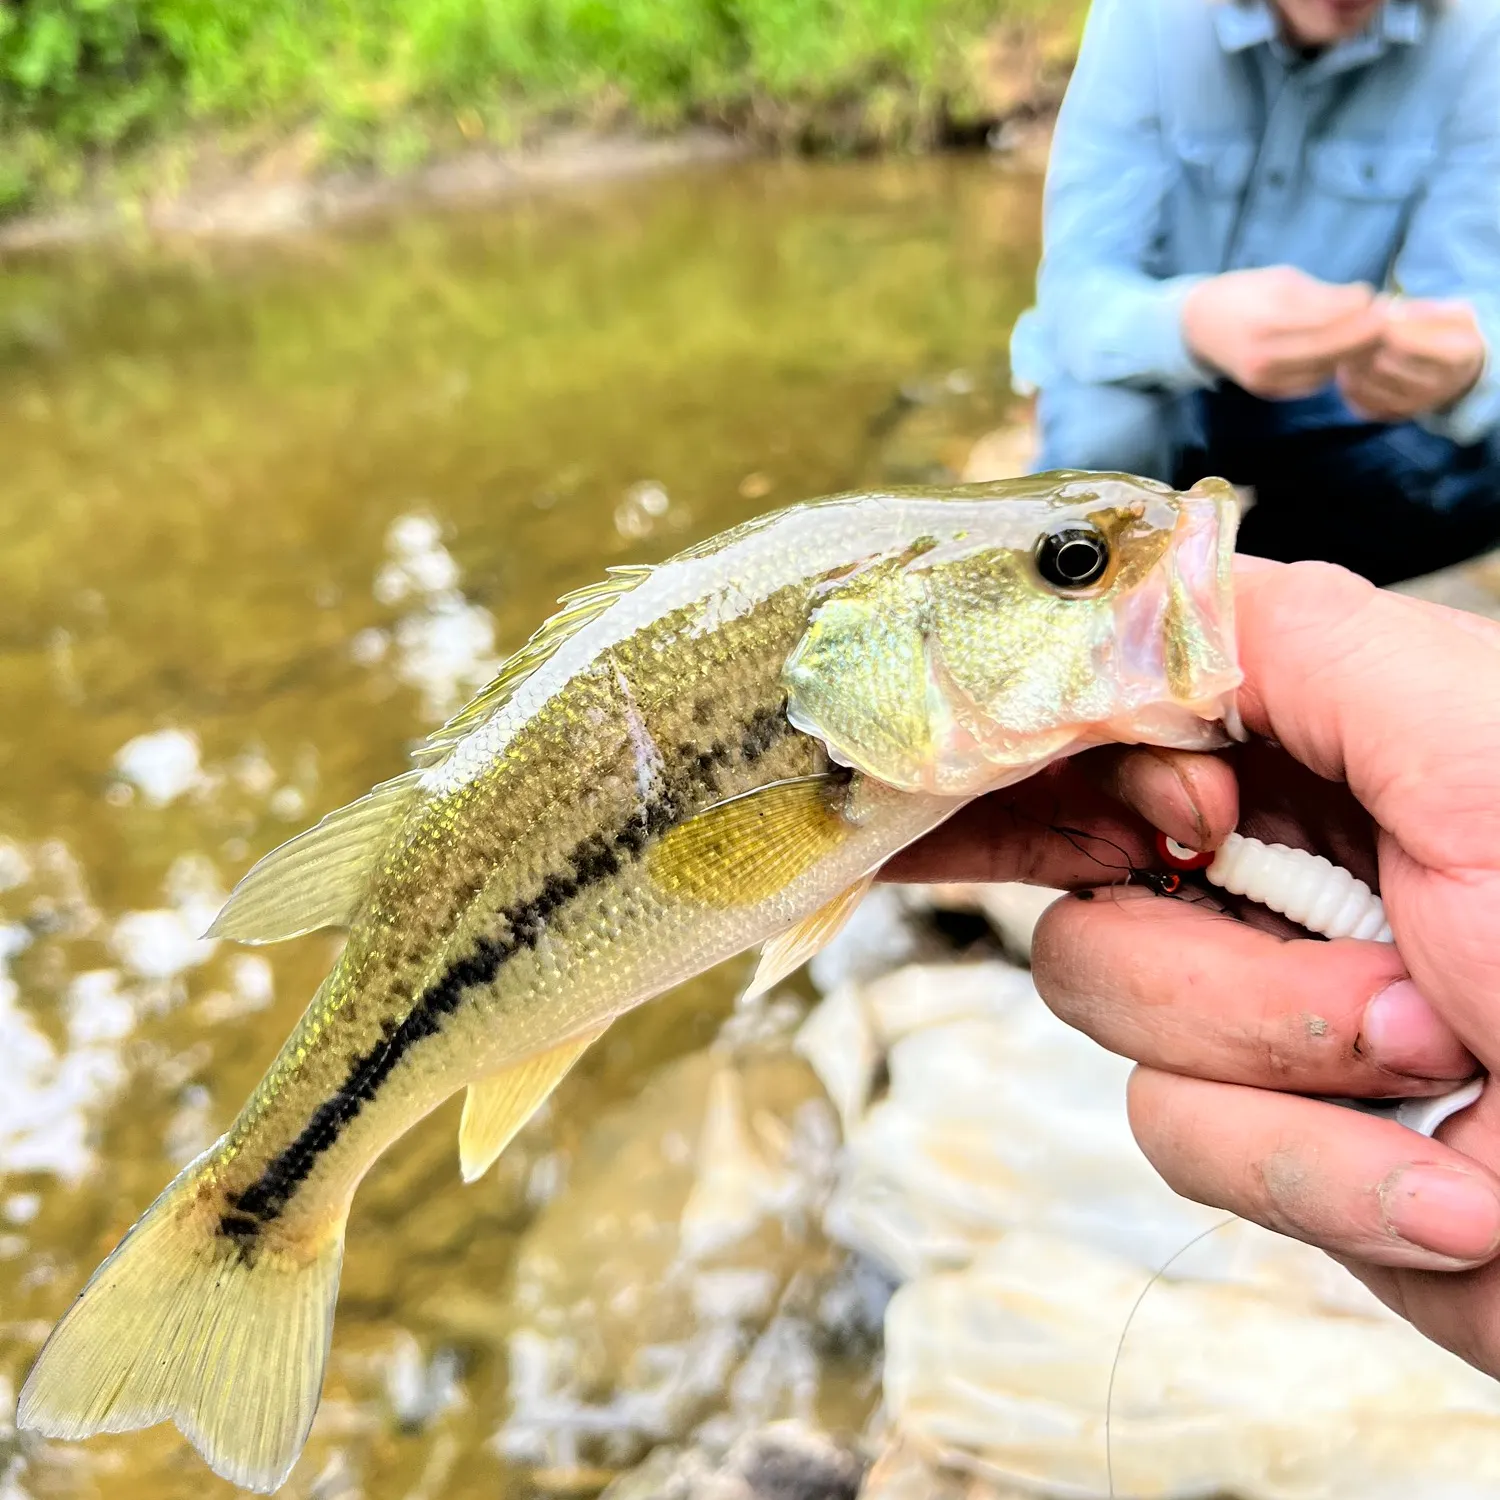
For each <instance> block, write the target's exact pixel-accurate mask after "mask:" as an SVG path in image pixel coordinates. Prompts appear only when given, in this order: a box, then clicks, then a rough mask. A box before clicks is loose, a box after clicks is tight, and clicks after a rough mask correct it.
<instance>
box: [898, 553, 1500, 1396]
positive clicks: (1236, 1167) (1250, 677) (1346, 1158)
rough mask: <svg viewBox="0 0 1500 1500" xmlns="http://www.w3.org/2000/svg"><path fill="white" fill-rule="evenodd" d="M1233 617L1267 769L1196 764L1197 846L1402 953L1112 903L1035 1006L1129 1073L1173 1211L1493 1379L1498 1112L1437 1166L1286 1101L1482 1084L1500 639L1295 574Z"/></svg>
mask: <svg viewBox="0 0 1500 1500" xmlns="http://www.w3.org/2000/svg"><path fill="white" fill-rule="evenodd" d="M1237 610H1238V615H1239V636H1240V656H1241V662H1242V665H1243V667H1244V670H1245V673H1246V685H1245V687H1244V688H1243V689H1242V690H1241V694H1240V704H1241V708H1242V711H1243V712H1244V715H1245V720H1246V725H1247V727H1248V728H1250V729H1251V730H1252V731H1253V732H1254V733H1256V734H1257V735H1260V736H1265V737H1269V738H1270V739H1272V740H1274V741H1275V742H1276V743H1275V745H1268V744H1266V743H1264V742H1262V743H1259V744H1256V745H1251V746H1247V747H1246V748H1245V750H1244V751H1241V752H1232V753H1231V756H1230V758H1229V759H1225V760H1219V759H1217V758H1210V757H1201V758H1200V759H1201V760H1202V761H1203V762H1204V763H1203V764H1201V765H1200V766H1199V767H1198V769H1197V771H1196V773H1195V776H1194V779H1193V782H1192V785H1191V798H1192V800H1193V801H1194V802H1195V804H1196V805H1197V807H1198V810H1199V811H1198V817H1199V819H1200V821H1201V823H1202V824H1203V826H1205V827H1206V828H1207V829H1209V830H1210V838H1209V839H1208V840H1205V841H1203V842H1216V841H1217V840H1218V839H1219V838H1222V836H1223V834H1224V832H1225V831H1226V830H1227V829H1228V828H1230V827H1231V826H1233V825H1234V824H1235V823H1236V821H1238V823H1239V826H1240V827H1241V828H1242V829H1245V830H1246V831H1247V832H1251V833H1253V834H1256V835H1258V836H1260V837H1262V838H1269V839H1277V840H1280V841H1283V842H1287V843H1292V844H1300V845H1302V846H1304V847H1312V848H1315V849H1319V850H1321V852H1323V853H1325V854H1327V855H1328V856H1329V857H1330V858H1332V859H1334V860H1336V861H1337V862H1339V863H1341V864H1343V865H1346V866H1347V867H1349V868H1350V869H1352V870H1354V871H1355V872H1356V873H1359V874H1363V875H1364V876H1365V877H1366V878H1367V879H1378V883H1379V887H1380V890H1381V894H1382V896H1383V897H1384V900H1385V904H1386V911H1387V914H1388V916H1389V918H1390V921H1391V925H1392V927H1393V929H1394V932H1395V938H1396V948H1392V947H1391V946H1389V945H1386V944H1379V943H1365V942H1355V941H1351V940H1343V941H1337V942H1328V943H1324V942H1316V941H1309V940H1307V939H1305V938H1299V937H1293V936H1290V935H1289V934H1290V932H1291V929H1290V928H1287V927H1279V930H1277V931H1274V932H1273V931H1267V930H1258V929H1257V928H1256V927H1253V926H1250V925H1247V924H1246V923H1243V922H1240V921H1234V920H1229V919H1227V918H1225V917H1223V916H1220V915H1217V914H1214V913H1212V912H1210V911H1208V910H1206V909H1204V908H1200V907H1198V906H1195V905H1192V904H1189V903H1185V902H1177V901H1172V902H1168V901H1159V900H1155V899H1153V898H1152V897H1151V896H1150V894H1149V893H1148V892H1146V891H1142V890H1134V889H1129V888H1125V889H1116V890H1114V891H1111V892H1110V898H1109V899H1108V900H1104V899H1096V900H1094V901H1092V902H1090V903H1083V902H1079V901H1077V900H1076V899H1066V900H1062V901H1059V902H1058V903H1057V904H1056V905H1054V906H1053V907H1052V908H1051V909H1050V910H1049V912H1048V913H1047V915H1046V916H1045V917H1044V919H1043V921H1042V924H1041V926H1040V927H1039V929H1038V931H1037V935H1036V942H1035V951H1034V958H1035V964H1036V973H1037V981H1038V985H1039V987H1040V989H1041V990H1042V993H1043V994H1044V996H1045V997H1046V998H1047V1000H1048V1002H1049V1003H1050V1004H1051V1005H1052V1006H1053V1008H1054V1009H1055V1010H1057V1012H1058V1013H1059V1014H1060V1015H1061V1016H1062V1017H1063V1018H1064V1019H1066V1020H1068V1021H1070V1022H1072V1023H1073V1024H1075V1025H1077V1026H1079V1027H1081V1028H1082V1029H1083V1030H1085V1031H1087V1032H1089V1033H1090V1034H1091V1035H1093V1036H1094V1037H1096V1038H1097V1039H1098V1040H1099V1041H1100V1042H1102V1043H1103V1044H1104V1045H1105V1046H1107V1047H1109V1048H1111V1049H1113V1050H1114V1051H1117V1052H1121V1053H1124V1054H1126V1055H1127V1056H1130V1057H1132V1058H1134V1059H1136V1060H1137V1061H1139V1062H1140V1064H1141V1066H1140V1067H1139V1068H1138V1070H1137V1071H1136V1073H1135V1075H1134V1077H1133V1080H1132V1085H1131V1091H1130V1108H1131V1119H1132V1123H1133V1125H1134V1127H1135V1130H1136V1134H1137V1137H1138V1138H1139V1140H1140V1142H1141V1144H1142V1146H1143V1148H1144V1149H1145V1151H1146V1154H1147V1155H1148V1156H1149V1157H1150V1158H1151V1160H1152V1161H1153V1163H1154V1164H1155V1165H1156V1166H1157V1168H1158V1170H1160V1171H1161V1173H1162V1175H1163V1176H1164V1177H1165V1178H1166V1179H1167V1181H1168V1182H1170V1183H1171V1184H1172V1185H1173V1186H1174V1187H1175V1188H1176V1189H1177V1190H1178V1191H1180V1192H1182V1193H1184V1194H1186V1195H1187V1196H1189V1197H1192V1198H1195V1199H1198V1200H1200V1201H1202V1202H1205V1203H1210V1204H1213V1205H1216V1206H1218V1207H1222V1208H1226V1209H1230V1210H1232V1211H1234V1212H1235V1213H1238V1214H1241V1215H1243V1216H1244V1217H1246V1218H1250V1219H1253V1220H1256V1221H1257V1222H1259V1223H1262V1224H1265V1225H1267V1226H1269V1227H1271V1228H1273V1229H1276V1230H1279V1231H1281V1232H1283V1233H1286V1234H1290V1235H1293V1236H1295V1237H1297V1238H1299V1239H1303V1240H1306V1241H1309V1242H1310V1243H1312V1244H1315V1245H1319V1246H1321V1247H1322V1248H1323V1249H1325V1250H1327V1251H1328V1252H1329V1253H1330V1254H1332V1255H1333V1256H1335V1257H1336V1258H1337V1259H1339V1260H1340V1261H1342V1262H1343V1263H1344V1264H1346V1265H1348V1266H1349V1267H1350V1269H1351V1270H1353V1271H1354V1272H1355V1274H1356V1275H1358V1276H1359V1277H1360V1278H1361V1279H1362V1280H1363V1281H1365V1283H1366V1284H1367V1285H1369V1286H1370V1287H1371V1288H1372V1289H1373V1290H1374V1291H1375V1292H1376V1294H1377V1295H1379V1296H1380V1297H1381V1298H1382V1300H1384V1301H1385V1302H1386V1303H1388V1304H1389V1305H1390V1306H1391V1307H1392V1308H1394V1309H1395V1310H1397V1311H1398V1312H1400V1313H1402V1314H1403V1315H1404V1316H1405V1317H1407V1318H1409V1319H1410V1320H1411V1321H1412V1322H1413V1323H1414V1324H1415V1325H1416V1326H1417V1327H1418V1328H1419V1329H1421V1330H1422V1331H1423V1332H1424V1333H1426V1334H1427V1335H1428V1336H1430V1337H1431V1338H1433V1339H1435V1340H1436V1341H1437V1342H1439V1343H1441V1344H1443V1345H1445V1346H1447V1347H1448V1348H1450V1349H1453V1350H1454V1351H1456V1352H1457V1353H1459V1354H1460V1355H1462V1356H1463V1357H1464V1358H1466V1359H1468V1360H1469V1361H1470V1362H1471V1363H1473V1364H1475V1365H1478V1366H1479V1367H1481V1368H1483V1369H1486V1370H1489V1371H1491V1372H1492V1373H1496V1374H1500V1261H1497V1260H1496V1259H1495V1257H1496V1256H1497V1254H1500V1179H1497V1175H1496V1173H1497V1171H1500V1093H1497V1091H1496V1090H1495V1089H1494V1088H1493V1087H1490V1088H1488V1089H1487V1090H1486V1091H1485V1093H1484V1095H1483V1096H1482V1097H1481V1099H1480V1101H1479V1103H1478V1104H1476V1105H1475V1106H1474V1107H1473V1108H1472V1109H1470V1110H1468V1111H1466V1112H1465V1113H1464V1114H1462V1115H1459V1116H1458V1117H1456V1118H1454V1119H1452V1120H1450V1121H1449V1122H1448V1123H1447V1124H1445V1125H1444V1126H1443V1127H1442V1128H1441V1130H1440V1132H1439V1134H1440V1140H1427V1139H1425V1138H1423V1137H1421V1136H1419V1135H1417V1134H1415V1133H1413V1132H1411V1131H1408V1130H1406V1129H1404V1128H1402V1127H1400V1126H1398V1125H1395V1124H1393V1123H1391V1122H1389V1121H1386V1120H1380V1119H1373V1118H1370V1117H1368V1116H1365V1115H1361V1114H1358V1113H1355V1112H1353V1111H1349V1110H1344V1109H1339V1108H1336V1107H1334V1106H1332V1105H1330V1104H1328V1103H1325V1102H1320V1101H1319V1100H1317V1099H1314V1098H1308V1097H1299V1096H1303V1095H1336V1096H1351V1097H1370V1098H1375V1097H1382V1096H1390V1095H1398V1094H1402V1095H1417V1094H1430V1093H1438V1092H1442V1091H1445V1090H1448V1089H1451V1088H1452V1086H1453V1082H1454V1080H1457V1079H1462V1078H1465V1077H1468V1076H1471V1075H1472V1074H1473V1073H1475V1072H1476V1071H1477V1070H1478V1069H1479V1068H1480V1067H1481V1066H1482V1067H1484V1068H1486V1069H1488V1070H1489V1071H1491V1072H1494V1071H1496V1070H1497V1069H1500V1043H1497V1040H1496V1038H1497V1034H1500V1028H1497V1024H1496V1022H1497V1011H1496V1006H1497V997H1500V626H1495V625H1492V624H1491V623H1489V622H1488V621H1484V620H1479V619H1476V618H1474V617H1472V616H1467V615H1463V614H1460V613H1458V612H1456V611H1451V610H1446V609H1442V608H1439V607H1437V606H1433V605H1428V604H1425V603H1421V602H1418V601H1415V600H1411V599H1405V598H1401V597H1399V596H1395V595H1390V594H1384V593H1380V592H1377V591H1376V590H1374V589H1372V588H1370V587H1369V586H1368V585H1367V584H1364V583H1362V582H1359V581H1357V580H1356V579H1354V578H1353V577H1351V576H1350V575H1348V574H1345V573H1342V572H1339V571H1337V570H1333V569H1328V568H1323V567H1321V566H1318V565H1310V564H1309V565H1298V566H1295V567H1290V568H1288V567H1283V566H1280V565H1276V564H1261V565H1256V566H1254V567H1253V568H1247V567H1245V565H1244V563H1243V562H1242V563H1241V571H1240V572H1239V575H1238V589H1237ZM1278 747H1284V748H1278ZM1123 754H1124V760H1123V761H1122V762H1121V765H1129V764H1130V763H1131V762H1138V761H1140V760H1141V759H1142V758H1143V757H1144V756H1145V754H1146V752H1141V751H1131V752H1123ZM1231 761H1232V762H1233V768H1232V766H1231ZM1236 771H1237V772H1238V779H1237V780H1236V775H1235V772H1236ZM1115 774H1116V775H1117V776H1118V775H1120V774H1122V773H1121V772H1120V771H1119V770H1117V771H1116V773H1115ZM1337 783H1342V785H1336V784H1337ZM981 806H982V804H981ZM978 813H979V807H976V808H975V809H971V810H970V811H969V812H968V813H966V814H965V815H964V817H965V819H974V818H976V817H977V815H978ZM943 836H944V837H945V838H946V839H948V840H949V841H950V847H953V848H957V849H962V848H963V847H964V828H963V825H962V823H960V822H955V823H953V824H950V825H948V827H947V828H946V829H945V830H944V831H943ZM1176 836H1178V837H1180V835H1176ZM907 857H908V858H911V859H915V858H917V857H918V851H916V850H914V851H911V853H910V854H909V855H908V856H907ZM955 863H956V864H957V868H956V869H955V870H954V871H953V872H952V873H950V874H949V876H948V878H963V874H964V869H963V865H962V861H961V860H958V861H956V862H955ZM1265 925H1266V926H1279V924H1275V923H1274V922H1272V923H1267V924H1265ZM1398 949H1399V955H1398V952H1397V950H1398ZM1476 1059H1477V1061H1476ZM1433 1271H1442V1272H1448V1273H1450V1274H1447V1275H1432V1274H1430V1273H1431V1272H1433Z"/></svg>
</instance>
